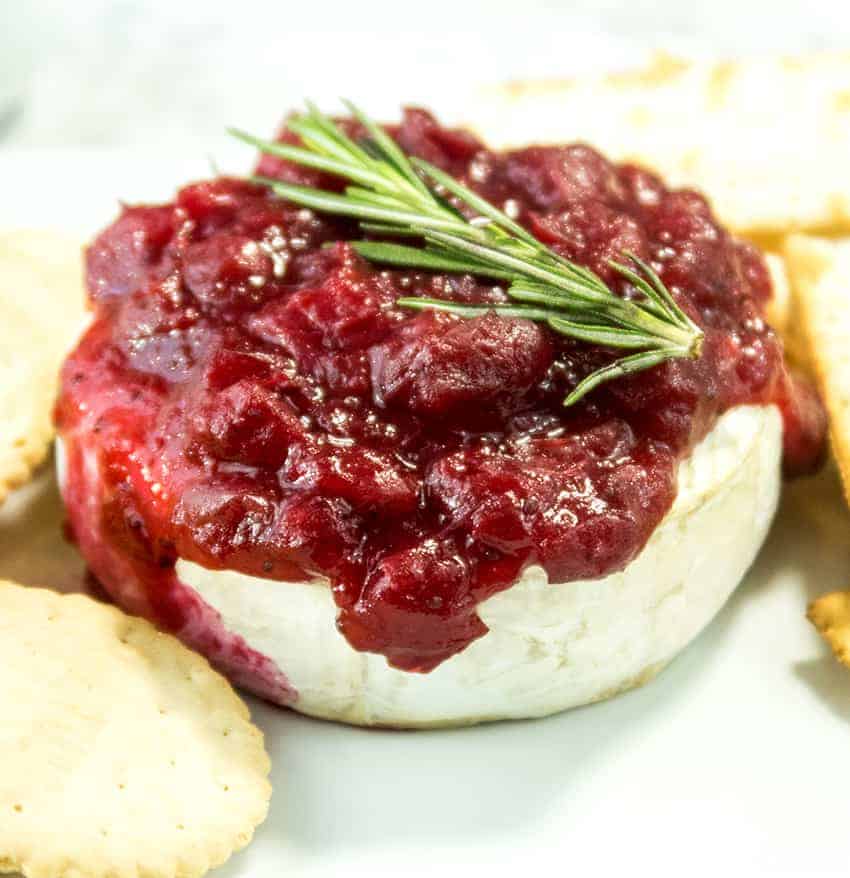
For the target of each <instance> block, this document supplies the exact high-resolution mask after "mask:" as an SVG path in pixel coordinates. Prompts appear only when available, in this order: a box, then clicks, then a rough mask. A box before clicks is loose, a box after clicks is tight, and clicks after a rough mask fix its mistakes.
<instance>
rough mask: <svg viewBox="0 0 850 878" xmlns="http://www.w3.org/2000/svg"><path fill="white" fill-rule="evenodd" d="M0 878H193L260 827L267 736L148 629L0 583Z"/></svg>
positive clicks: (193, 660) (176, 646) (77, 602)
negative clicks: (1, 876) (16, 876)
mask: <svg viewBox="0 0 850 878" xmlns="http://www.w3.org/2000/svg"><path fill="white" fill-rule="evenodd" d="M0 717H2V722H0V766H2V770H0V872H2V871H4V870H5V871H10V870H11V871H14V870H18V871H20V872H22V873H23V874H24V876H26V878H55V876H59V875H74V876H77V878H100V876H103V878H106V876H109V878H123V876H127V878H136V876H139V875H144V876H147V878H176V876H180V878H191V876H198V875H202V874H203V873H204V872H206V871H207V870H208V869H210V868H212V867H214V866H217V865H219V864H220V863H222V862H224V861H225V860H226V859H227V858H228V857H229V856H230V854H231V853H232V852H233V851H235V850H237V849H239V848H241V847H242V846H244V845H245V844H247V843H248V841H249V840H250V839H251V836H252V834H253V831H254V829H255V827H257V826H258V825H259V824H260V823H261V822H262V821H263V820H264V819H265V816H266V812H267V809H268V802H269V797H270V794H271V787H270V785H269V782H268V773H269V759H268V756H267V755H266V752H265V749H264V747H263V736H262V733H261V732H260V731H259V730H258V729H257V728H256V727H255V726H254V725H252V724H251V722H250V717H249V714H248V709H247V707H246V706H245V704H244V703H243V702H242V701H241V700H240V699H239V697H238V696H237V695H236V693H235V692H234V691H233V689H232V688H231V687H230V684H229V683H227V681H226V680H225V679H224V678H223V677H221V676H220V675H219V674H217V673H216V672H215V671H213V670H212V669H211V668H210V666H209V665H208V664H207V662H206V660H205V659H203V658H202V657H201V656H199V655H197V654H195V653H193V652H191V651H190V650H189V649H187V648H186V647H184V646H183V645H182V644H181V643H180V642H179V641H177V640H176V639H175V638H173V637H171V636H170V635H167V634H162V633H160V632H158V631H157V630H156V629H155V628H154V627H153V626H151V625H150V624H149V623H147V622H145V621H143V620H141V619H136V618H132V617H129V616H126V615H124V614H123V613H121V612H120V611H119V610H117V609H116V608H114V607H111V606H107V605H105V604H99V603H97V602H95V601H93V600H91V599H90V598H87V597H84V596H82V595H65V596H63V595H59V594H57V593H55V592H51V591H46V590H43V589H36V588H27V587H23V586H19V585H15V584H12V583H9V582H0Z"/></svg>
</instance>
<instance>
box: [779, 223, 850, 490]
mask: <svg viewBox="0 0 850 878" xmlns="http://www.w3.org/2000/svg"><path fill="white" fill-rule="evenodd" d="M785 260H786V264H787V267H788V273H789V278H790V280H791V288H792V290H793V294H794V307H795V311H796V312H797V313H798V315H799V327H800V330H801V333H802V337H803V340H804V342H805V348H806V351H805V356H806V357H807V360H808V362H809V364H810V367H811V370H812V372H813V374H814V377H815V380H816V382H817V385H818V388H819V390H820V392H821V395H822V396H823V399H824V402H825V404H826V408H827V412H828V413H829V421H830V436H831V439H832V448H833V451H834V453H835V457H836V460H837V461H838V467H839V469H840V471H841V478H842V481H843V483H844V492H845V495H846V496H847V498H848V500H850V238H845V239H840V240H828V239H824V238H814V237H811V236H807V235H791V236H790V237H789V238H788V240H787V242H786V245H785Z"/></svg>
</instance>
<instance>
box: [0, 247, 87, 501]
mask: <svg viewBox="0 0 850 878" xmlns="http://www.w3.org/2000/svg"><path fill="white" fill-rule="evenodd" d="M81 275H82V267H81V260H80V246H79V243H78V242H77V241H75V240H73V239H71V238H68V237H65V236H62V235H59V234H56V233H52V232H44V231H14V232H13V231H8V232H0V502H2V500H3V499H4V497H5V496H6V494H7V493H8V492H9V491H10V490H11V489H12V488H15V487H17V486H18V485H20V484H22V483H23V482H24V481H26V480H27V478H28V477H29V475H30V473H31V472H32V470H33V469H34V467H36V466H37V465H38V464H39V463H40V462H41V460H42V459H43V458H44V456H45V454H46V453H47V449H48V447H49V443H50V440H51V438H52V435H53V429H52V425H51V414H52V412H51V408H52V405H53V398H54V395H55V390H56V385H57V375H58V370H59V366H60V364H61V361H62V358H63V356H64V354H65V352H66V351H67V349H68V348H69V347H70V345H71V344H72V343H73V342H74V340H75V338H76V337H77V335H78V334H79V332H80V328H81V326H82V324H83V320H84V314H85V311H84V296H83V287H82V280H81Z"/></svg>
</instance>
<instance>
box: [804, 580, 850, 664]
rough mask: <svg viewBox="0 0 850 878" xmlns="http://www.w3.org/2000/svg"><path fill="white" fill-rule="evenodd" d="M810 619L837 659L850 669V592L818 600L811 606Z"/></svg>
mask: <svg viewBox="0 0 850 878" xmlns="http://www.w3.org/2000/svg"><path fill="white" fill-rule="evenodd" d="M808 617H809V621H811V623H812V624H813V625H814V626H815V628H817V629H818V631H819V632H820V634H821V636H822V637H823V639H824V640H825V641H826V642H827V643H828V644H829V645H830V647H831V648H832V651H833V652H834V653H835V657H836V658H837V659H838V660H839V661H840V662H841V663H842V664H845V665H847V666H848V667H850V591H834V592H832V594H825V595H824V596H823V597H820V598H818V599H817V600H816V601H814V602H813V603H812V604H811V605H810V606H809V612H808Z"/></svg>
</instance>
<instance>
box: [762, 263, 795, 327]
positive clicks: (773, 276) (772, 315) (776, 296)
mask: <svg viewBox="0 0 850 878" xmlns="http://www.w3.org/2000/svg"><path fill="white" fill-rule="evenodd" d="M764 259H765V262H766V263H767V268H768V271H769V272H770V280H771V283H772V284H773V298H771V300H770V301H769V302H768V303H767V320H768V322H769V323H770V325H771V326H772V327H773V328H774V329H775V330H776V331H777V332H778V333H780V334H782V335H783V336H784V334H785V332H786V331H787V329H788V321H789V318H790V312H791V286H790V284H789V283H788V271H787V269H786V268H785V262H784V260H783V259H782V257H781V256H780V255H779V254H778V253H765V254H764Z"/></svg>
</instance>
